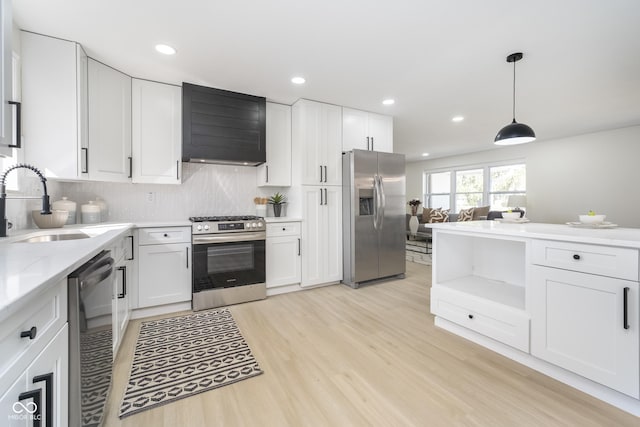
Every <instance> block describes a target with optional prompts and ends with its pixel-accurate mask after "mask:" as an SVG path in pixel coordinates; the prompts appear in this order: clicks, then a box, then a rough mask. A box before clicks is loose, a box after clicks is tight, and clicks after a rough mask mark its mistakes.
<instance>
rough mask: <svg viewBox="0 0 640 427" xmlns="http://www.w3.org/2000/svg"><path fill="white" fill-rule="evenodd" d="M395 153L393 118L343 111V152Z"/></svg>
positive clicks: (355, 111)
mask: <svg viewBox="0 0 640 427" xmlns="http://www.w3.org/2000/svg"><path fill="white" fill-rule="evenodd" d="M353 149H357V150H371V151H383V152H386V153H392V152H393V117H391V116H384V115H382V114H375V113H368V112H366V111H361V110H354V109H352V108H346V107H345V108H343V109H342V151H351V150H353Z"/></svg>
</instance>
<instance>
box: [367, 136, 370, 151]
mask: <svg viewBox="0 0 640 427" xmlns="http://www.w3.org/2000/svg"><path fill="white" fill-rule="evenodd" d="M369 147H370V146H369V137H367V150H370V148H369Z"/></svg>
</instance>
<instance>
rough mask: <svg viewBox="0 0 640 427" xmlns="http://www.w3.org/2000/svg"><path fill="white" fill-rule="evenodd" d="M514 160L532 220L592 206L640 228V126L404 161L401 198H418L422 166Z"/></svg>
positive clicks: (554, 218)
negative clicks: (523, 167) (522, 172)
mask: <svg viewBox="0 0 640 427" xmlns="http://www.w3.org/2000/svg"><path fill="white" fill-rule="evenodd" d="M519 159H524V160H525V162H526V164H527V216H528V217H529V218H531V219H532V220H533V221H536V222H549V223H564V222H567V221H576V220H577V215H578V214H580V213H586V212H587V211H588V210H589V209H593V210H594V211H596V212H597V213H603V214H606V215H607V220H608V221H611V222H614V223H616V224H619V225H620V226H624V227H639V228H640V214H639V213H640V191H639V190H638V189H637V185H638V183H640V167H639V166H638V163H639V162H640V126H632V127H627V128H622V129H615V130H610V131H604V132H597V133H592V134H586V135H579V136H573V137H568V138H562V139H557V140H552V141H544V142H534V143H531V144H525V145H519V146H513V147H504V148H497V149H492V150H487V151H482V152H478V153H474V154H469V155H461V156H452V157H447V158H441V159H433V160H427V161H423V162H416V163H409V164H407V200H408V199H411V198H413V197H419V198H421V195H422V172H423V171H424V170H434V169H440V168H447V167H456V166H464V165H473V164H478V163H486V162H493V161H505V160H519Z"/></svg>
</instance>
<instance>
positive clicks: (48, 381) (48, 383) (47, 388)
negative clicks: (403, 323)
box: [33, 372, 53, 427]
mask: <svg viewBox="0 0 640 427" xmlns="http://www.w3.org/2000/svg"><path fill="white" fill-rule="evenodd" d="M41 381H44V393H45V401H44V407H45V411H46V416H45V421H44V425H45V426H46V427H53V372H49V373H48V374H44V375H37V376H35V377H33V383H34V384H35V383H39V382H41Z"/></svg>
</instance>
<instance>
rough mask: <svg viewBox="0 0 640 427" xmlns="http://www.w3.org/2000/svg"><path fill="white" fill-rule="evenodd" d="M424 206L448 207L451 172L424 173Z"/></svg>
mask: <svg viewBox="0 0 640 427" xmlns="http://www.w3.org/2000/svg"><path fill="white" fill-rule="evenodd" d="M424 184H425V185H424V187H425V195H424V201H425V204H424V205H425V206H427V207H430V208H443V209H449V206H450V205H451V172H439V173H430V174H425V182H424Z"/></svg>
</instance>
